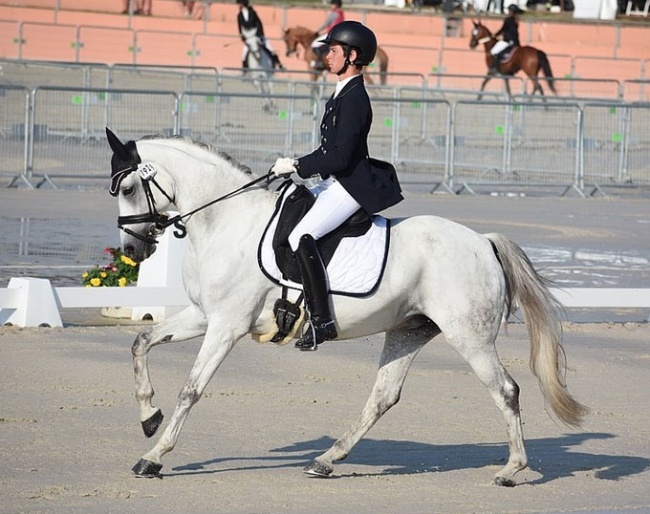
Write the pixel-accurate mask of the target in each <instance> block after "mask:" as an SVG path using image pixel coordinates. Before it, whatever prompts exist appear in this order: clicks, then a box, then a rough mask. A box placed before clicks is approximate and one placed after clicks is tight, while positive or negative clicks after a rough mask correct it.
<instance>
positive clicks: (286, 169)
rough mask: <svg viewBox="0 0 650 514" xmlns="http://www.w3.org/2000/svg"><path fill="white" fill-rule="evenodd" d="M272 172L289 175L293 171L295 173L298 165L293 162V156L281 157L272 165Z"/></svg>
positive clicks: (278, 174)
mask: <svg viewBox="0 0 650 514" xmlns="http://www.w3.org/2000/svg"><path fill="white" fill-rule="evenodd" d="M271 172H273V173H274V174H275V176H276V177H288V176H289V175H291V174H292V173H295V172H296V167H295V165H294V164H293V159H292V158H291V157H279V158H278V160H277V161H275V164H274V165H273V166H272V167H271Z"/></svg>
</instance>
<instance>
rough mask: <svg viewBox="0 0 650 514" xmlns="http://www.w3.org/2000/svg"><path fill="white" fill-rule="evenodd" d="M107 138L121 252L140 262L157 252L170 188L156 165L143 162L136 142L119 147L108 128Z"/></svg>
mask: <svg viewBox="0 0 650 514" xmlns="http://www.w3.org/2000/svg"><path fill="white" fill-rule="evenodd" d="M106 137H107V138H108V143H109V145H110V147H111V150H113V157H112V158H111V186H110V189H109V192H110V194H111V195H112V196H115V197H117V199H118V204H119V215H118V218H117V225H118V227H119V228H120V229H121V232H120V241H121V244H122V249H123V251H124V253H125V254H126V255H127V256H129V257H130V258H131V259H133V260H134V261H136V262H141V261H143V260H144V259H146V258H147V257H149V256H150V255H151V254H152V253H153V252H154V251H155V250H156V237H158V236H159V235H161V234H162V233H163V231H164V230H165V228H166V227H167V226H168V224H167V220H168V216H167V215H166V214H165V213H164V211H165V210H166V209H167V208H168V207H169V206H170V205H171V204H172V203H173V200H172V196H170V194H169V192H171V191H172V185H171V183H170V181H169V179H168V175H167V174H166V173H160V174H159V173H158V172H159V171H161V170H160V167H159V166H158V165H154V164H153V163H151V162H147V161H146V160H144V161H143V159H142V158H141V157H140V153H139V151H138V144H137V143H136V142H135V141H128V142H127V143H122V142H121V141H120V140H119V139H118V137H117V136H116V135H115V134H114V133H113V132H111V130H110V129H109V128H108V127H106ZM152 186H153V187H152Z"/></svg>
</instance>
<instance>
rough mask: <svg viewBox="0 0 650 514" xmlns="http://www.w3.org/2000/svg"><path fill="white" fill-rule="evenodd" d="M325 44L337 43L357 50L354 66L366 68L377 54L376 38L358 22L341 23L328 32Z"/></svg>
mask: <svg viewBox="0 0 650 514" xmlns="http://www.w3.org/2000/svg"><path fill="white" fill-rule="evenodd" d="M324 42H325V44H327V45H331V44H333V43H338V44H340V45H347V46H350V47H352V48H354V49H356V50H357V54H358V57H357V60H356V61H355V62H353V63H352V64H354V65H355V66H367V65H368V64H370V63H371V62H372V61H373V59H374V58H375V54H376V53H377V38H376V37H375V34H374V33H373V32H372V30H370V29H369V28H368V27H366V26H365V25H363V24H362V23H359V22H358V21H342V22H341V23H339V24H338V25H336V26H334V28H333V29H332V30H330V32H329V34H327V37H326V38H325V41H324Z"/></svg>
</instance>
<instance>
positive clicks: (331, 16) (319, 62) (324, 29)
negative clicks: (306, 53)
mask: <svg viewBox="0 0 650 514" xmlns="http://www.w3.org/2000/svg"><path fill="white" fill-rule="evenodd" d="M341 5H342V4H341V0H330V12H329V13H327V17H326V18H325V21H324V22H323V24H322V25H321V26H320V27H318V28H317V29H316V36H317V37H316V39H314V41H313V42H312V44H311V48H312V50H313V51H314V53H315V54H316V57H317V59H316V62H312V63H311V66H312V68H319V67H322V66H323V64H324V60H325V56H326V55H327V45H326V44H325V43H324V41H325V38H326V37H327V35H328V34H329V33H330V31H331V30H332V29H333V28H334V27H336V25H338V24H339V23H341V22H342V21H343V20H345V13H344V12H343V9H342V8H341ZM319 34H320V35H319Z"/></svg>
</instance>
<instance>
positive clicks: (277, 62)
mask: <svg viewBox="0 0 650 514" xmlns="http://www.w3.org/2000/svg"><path fill="white" fill-rule="evenodd" d="M262 48H264V51H265V52H266V53H267V54H268V56H269V57H270V58H271V63H272V64H273V67H274V68H278V69H279V70H283V69H284V66H282V63H281V62H280V58H279V57H278V54H276V53H275V52H274V51H273V50H272V49H271V48H269V47H268V45H266V46H263V47H262Z"/></svg>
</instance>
